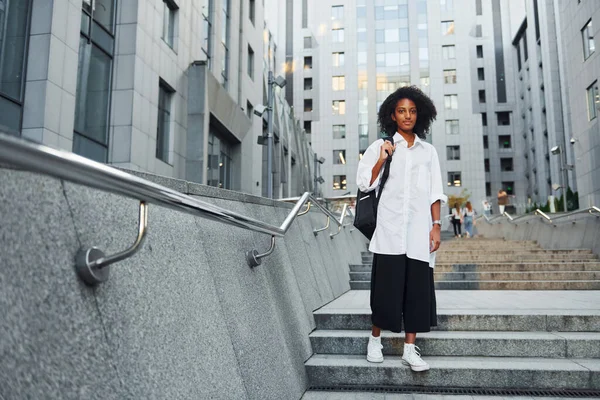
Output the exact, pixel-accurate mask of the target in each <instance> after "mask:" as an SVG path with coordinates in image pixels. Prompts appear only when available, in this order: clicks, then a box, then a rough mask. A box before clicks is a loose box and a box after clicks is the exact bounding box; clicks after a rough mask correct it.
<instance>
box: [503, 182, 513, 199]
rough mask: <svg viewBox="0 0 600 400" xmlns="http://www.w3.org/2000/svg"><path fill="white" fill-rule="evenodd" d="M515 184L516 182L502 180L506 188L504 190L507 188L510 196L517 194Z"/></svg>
mask: <svg viewBox="0 0 600 400" xmlns="http://www.w3.org/2000/svg"><path fill="white" fill-rule="evenodd" d="M514 186H515V183H514V182H502V187H503V188H504V190H506V194H507V195H509V196H512V195H514V194H515V192H514Z"/></svg>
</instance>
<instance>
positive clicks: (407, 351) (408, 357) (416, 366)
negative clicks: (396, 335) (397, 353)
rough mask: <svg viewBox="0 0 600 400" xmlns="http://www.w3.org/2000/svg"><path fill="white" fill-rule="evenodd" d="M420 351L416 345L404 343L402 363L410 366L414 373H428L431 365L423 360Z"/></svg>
mask: <svg viewBox="0 0 600 400" xmlns="http://www.w3.org/2000/svg"><path fill="white" fill-rule="evenodd" d="M417 350H420V349H419V348H418V347H417V346H415V345H414V344H408V343H404V354H402V363H403V364H404V365H408V366H410V369H412V370H413V371H417V372H420V371H427V370H428V369H429V364H427V363H426V362H425V361H423V359H422V358H421V354H420V353H419V352H418V351H417Z"/></svg>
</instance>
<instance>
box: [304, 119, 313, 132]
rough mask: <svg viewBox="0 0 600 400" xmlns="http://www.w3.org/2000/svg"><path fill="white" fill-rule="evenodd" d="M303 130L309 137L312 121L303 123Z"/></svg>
mask: <svg viewBox="0 0 600 400" xmlns="http://www.w3.org/2000/svg"><path fill="white" fill-rule="evenodd" d="M304 130H305V131H306V133H308V134H309V135H310V134H311V133H312V121H304Z"/></svg>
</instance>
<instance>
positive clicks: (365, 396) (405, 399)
mask: <svg viewBox="0 0 600 400" xmlns="http://www.w3.org/2000/svg"><path fill="white" fill-rule="evenodd" d="M413 399H414V400H471V399H486V400H502V399H510V400H525V399H526V400H537V399H545V400H549V399H553V400H554V399H555V400H559V399H560V400H564V399H565V397H516V396H515V397H501V396H440V395H432V394H385V393H349V392H311V393H306V394H305V395H304V396H303V397H302V400H413ZM580 399H584V398H583V397H580Z"/></svg>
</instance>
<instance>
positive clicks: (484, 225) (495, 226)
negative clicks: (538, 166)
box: [477, 213, 600, 256]
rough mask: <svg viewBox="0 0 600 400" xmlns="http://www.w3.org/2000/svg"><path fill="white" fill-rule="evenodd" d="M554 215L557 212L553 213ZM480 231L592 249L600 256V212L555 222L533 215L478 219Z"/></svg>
mask: <svg viewBox="0 0 600 400" xmlns="http://www.w3.org/2000/svg"><path fill="white" fill-rule="evenodd" d="M550 218H553V215H550ZM477 231H478V232H479V233H480V234H482V235H483V236H485V237H490V238H503V239H506V240H535V241H536V242H538V243H539V245H540V246H541V247H542V248H544V249H591V250H592V251H593V252H594V254H597V255H599V256H600V215H599V214H598V213H594V214H593V215H592V214H590V213H581V214H576V215H573V216H570V217H565V218H560V219H557V220H556V221H553V223H547V222H544V221H542V217H541V216H537V215H531V216H527V217H523V218H520V219H518V220H516V221H514V222H509V221H508V219H503V220H501V222H496V221H494V222H493V223H488V222H486V221H485V220H483V219H479V220H478V221H477Z"/></svg>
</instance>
